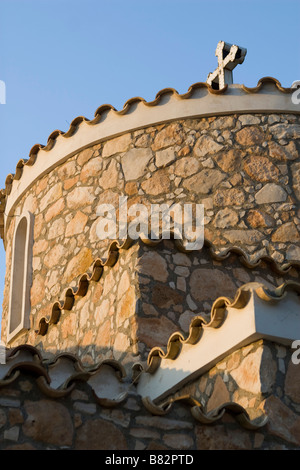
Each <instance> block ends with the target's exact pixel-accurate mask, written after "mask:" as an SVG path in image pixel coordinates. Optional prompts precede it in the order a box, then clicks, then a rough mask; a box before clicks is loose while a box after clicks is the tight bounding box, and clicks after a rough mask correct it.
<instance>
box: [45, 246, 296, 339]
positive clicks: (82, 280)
mask: <svg viewBox="0 0 300 470" xmlns="http://www.w3.org/2000/svg"><path fill="white" fill-rule="evenodd" d="M139 241H140V242H141V243H143V244H145V245H146V246H151V247H153V248H154V247H156V246H158V245H160V244H161V243H162V242H163V241H164V240H163V239H162V238H161V239H158V240H151V239H149V238H147V239H146V238H140V239H139ZM173 242H174V245H175V247H176V248H177V249H178V250H179V251H181V252H183V253H186V254H188V253H191V251H189V250H186V249H185V247H184V243H183V242H182V241H181V240H179V239H176V238H173ZM133 243H134V240H132V239H130V238H127V239H126V240H125V241H124V242H123V243H120V242H119V241H118V240H114V241H113V242H111V243H110V245H109V247H108V250H107V258H106V260H104V261H103V260H102V259H100V258H98V259H96V260H95V261H94V262H93V264H92V267H91V271H90V272H86V273H84V274H81V275H80V276H79V280H78V283H77V288H76V289H75V290H74V289H73V288H71V287H69V288H67V289H66V290H65V294H64V299H63V300H58V301H55V302H54V303H53V304H52V308H51V313H50V315H49V316H48V317H42V318H41V319H40V320H39V328H38V330H37V331H36V334H37V335H41V336H44V335H46V333H47V331H48V328H49V326H50V325H52V324H57V323H58V321H59V319H60V317H61V314H62V312H63V311H64V310H66V311H69V310H71V309H72V307H73V305H74V302H75V296H79V297H83V296H85V295H86V293H87V290H88V288H89V285H90V282H92V281H95V282H98V281H100V279H101V277H102V273H103V268H104V267H113V266H114V265H115V264H116V262H117V260H118V257H119V254H120V252H121V251H123V250H127V249H129V248H130V247H131V246H132V245H133ZM204 247H205V248H208V250H209V255H210V256H211V257H212V258H213V259H214V260H216V261H220V262H222V261H225V260H226V259H227V258H228V257H229V256H231V255H232V254H236V255H238V257H239V260H240V262H241V263H242V264H243V265H245V266H246V267H247V268H248V269H255V268H257V267H258V266H259V265H260V264H261V263H267V264H269V265H270V266H271V269H273V270H274V271H275V272H276V273H277V274H281V275H284V274H287V273H288V272H289V271H290V270H291V269H293V268H294V269H297V270H299V271H300V261H293V262H290V263H286V264H284V265H281V266H280V265H279V264H278V263H277V262H276V261H275V260H274V259H273V258H271V257H268V256H261V257H259V258H257V259H255V260H254V261H252V262H251V261H250V259H249V257H248V255H247V254H246V253H245V252H244V251H243V250H242V249H241V248H239V247H237V246H232V247H229V248H226V249H225V250H223V251H221V252H220V253H217V251H216V248H215V247H214V245H213V244H212V243H211V242H210V241H209V240H207V239H205V240H204ZM201 250H202V248H201V249H200V250H199V251H201Z"/></svg>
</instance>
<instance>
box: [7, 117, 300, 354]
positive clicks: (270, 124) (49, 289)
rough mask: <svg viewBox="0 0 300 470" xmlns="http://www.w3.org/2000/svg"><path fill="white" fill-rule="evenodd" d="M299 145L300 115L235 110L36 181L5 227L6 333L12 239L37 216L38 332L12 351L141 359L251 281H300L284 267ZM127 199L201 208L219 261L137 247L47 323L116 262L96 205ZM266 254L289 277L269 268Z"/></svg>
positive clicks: (181, 123) (156, 130)
mask: <svg viewBox="0 0 300 470" xmlns="http://www.w3.org/2000/svg"><path fill="white" fill-rule="evenodd" d="M299 145H300V118H299V116H297V115H293V114H286V115H285V114H281V115H279V114H267V115H263V114H248V115H247V114H242V115H238V114H235V115H228V116H218V117H206V118H205V117H204V118H198V119H196V118H195V119H185V120H183V119H182V120H178V121H173V122H168V123H165V124H160V125H155V126H151V127H146V128H143V129H139V130H136V131H132V132H129V133H125V134H123V135H121V136H119V137H116V138H113V139H110V140H108V141H104V142H101V143H99V144H96V145H94V146H92V147H90V148H87V149H85V150H83V151H81V152H79V153H77V154H75V155H73V156H72V157H70V158H69V159H68V160H67V161H66V162H64V163H63V164H61V165H59V166H57V167H56V168H54V169H52V170H51V171H50V172H49V173H48V174H46V175H44V176H43V177H41V178H40V179H39V180H38V181H37V182H35V183H34V184H33V185H32V187H31V188H30V189H29V190H28V192H27V194H26V195H25V196H23V197H22V198H21V200H20V201H19V202H18V204H17V205H16V207H15V209H14V215H13V216H12V217H10V218H9V219H8V220H7V222H6V227H7V228H6V234H5V239H6V254H7V271H6V281H5V291H4V302H3V315H2V337H3V338H4V339H5V338H6V333H7V321H8V318H7V317H8V304H9V287H10V272H11V258H12V240H13V233H14V228H15V223H16V220H17V219H18V216H19V215H21V214H22V213H24V211H26V210H29V211H30V212H32V213H33V215H34V244H33V258H32V286H31V314H30V322H31V328H30V330H29V331H28V332H26V333H23V334H22V335H21V336H19V337H18V338H16V339H15V340H14V342H13V344H14V345H16V344H21V343H25V342H26V343H29V344H33V345H39V347H41V348H43V349H45V350H46V351H48V352H49V353H51V352H57V351H59V350H64V351H65V350H70V351H72V352H76V353H78V354H79V355H80V356H81V358H82V359H84V360H85V361H86V362H89V361H90V362H94V361H95V360H97V358H99V357H100V356H101V357H103V355H104V356H105V357H114V358H116V359H118V360H119V359H120V358H121V359H122V360H124V361H125V362H128V363H131V362H133V361H134V360H135V361H136V360H137V356H139V357H141V358H142V359H145V358H146V356H147V353H148V352H149V350H150V348H151V347H153V346H157V345H164V344H166V342H167V338H168V337H169V336H170V334H171V333H172V332H173V331H175V330H176V329H180V330H184V331H187V329H188V325H189V320H190V318H191V317H192V316H193V315H195V314H196V313H197V314H199V313H204V314H206V313H209V311H210V307H211V302H213V301H214V300H215V299H216V298H217V297H218V296H220V295H226V296H234V293H235V290H236V289H237V288H238V287H239V286H240V285H241V284H242V283H245V282H250V281H252V280H260V281H261V280H263V281H264V282H267V283H271V284H272V285H277V284H280V283H281V282H282V279H283V278H285V279H286V277H293V278H294V279H295V278H298V269H296V267H295V268H292V269H291V270H290V271H289V272H288V274H286V273H285V270H284V264H285V263H293V262H294V261H297V260H298V261H299V260H300V237H299V225H300V212H299V200H300V159H299ZM28 170H30V168H29V169H28ZM120 195H126V196H127V197H128V207H130V205H131V204H135V203H143V204H145V205H147V207H149V205H150V204H154V203H163V202H167V203H170V204H171V203H174V202H179V203H182V204H184V203H192V202H195V203H203V204H204V207H205V238H206V240H208V241H209V242H210V243H211V244H212V246H213V250H212V252H213V254H214V255H215V256H211V253H209V249H204V250H202V251H200V252H194V253H186V254H184V253H180V252H179V251H178V250H177V249H176V247H175V245H174V243H173V242H172V241H165V242H164V243H163V244H160V245H159V246H158V247H156V248H151V247H149V246H147V245H146V244H144V243H142V242H139V243H134V244H133V245H132V246H131V247H130V248H129V249H127V250H120V252H119V258H118V260H117V261H116V262H115V264H114V265H113V266H106V267H105V268H104V270H103V272H101V278H99V280H98V281H97V282H94V281H90V282H88V281H86V286H85V287H86V289H84V288H83V291H84V293H82V292H78V293H77V295H74V298H73V303H72V306H71V308H68V309H65V310H62V312H61V315H60V316H58V318H56V320H57V323H54V324H51V325H48V321H49V319H51V314H52V311H53V304H54V303H55V302H56V301H59V300H64V299H65V290H66V289H67V288H69V287H73V288H74V289H75V290H76V288H77V286H78V280H79V278H80V276H81V275H82V274H84V273H85V272H87V271H88V270H89V269H91V267H92V265H93V262H94V260H96V259H97V258H99V257H104V258H105V257H106V256H107V254H108V247H109V243H110V241H109V240H106V241H101V240H99V238H98V236H97V233H96V228H97V224H98V221H99V219H98V217H97V213H96V212H97V206H98V205H99V204H103V203H109V204H113V205H114V206H115V207H116V208H118V203H119V196H120ZM232 247H240V248H241V249H242V250H243V252H244V253H245V254H244V255H242V256H241V259H239V256H238V255H236V254H234V253H232V255H231V256H230V257H229V258H228V259H226V261H221V259H220V258H218V257H217V256H216V254H217V252H218V250H221V251H222V250H227V249H229V248H232ZM267 257H270V258H271V259H273V260H274V262H275V264H274V266H273V267H275V268H276V267H277V268H280V267H281V268H283V271H282V272H281V271H280V269H278V270H277V272H276V270H275V271H274V272H273V271H271V270H270V267H271V263H270V262H269V261H268V260H267ZM261 258H265V261H264V262H263V263H260V265H259V266H258V267H256V266H255V263H254V261H255V260H257V259H261ZM245 262H246V263H245ZM245 264H246V266H245ZM247 266H248V267H247ZM250 268H251V269H250ZM41 321H42V322H44V323H42V325H44V326H45V324H46V328H44V329H41ZM37 332H39V333H40V334H37Z"/></svg>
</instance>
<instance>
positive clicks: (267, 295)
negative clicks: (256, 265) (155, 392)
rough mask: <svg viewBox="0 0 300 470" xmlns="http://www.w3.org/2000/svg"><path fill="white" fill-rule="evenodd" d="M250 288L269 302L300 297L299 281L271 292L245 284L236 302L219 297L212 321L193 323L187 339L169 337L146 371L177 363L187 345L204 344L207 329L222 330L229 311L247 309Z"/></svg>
mask: <svg viewBox="0 0 300 470" xmlns="http://www.w3.org/2000/svg"><path fill="white" fill-rule="evenodd" d="M249 286H253V288H254V286H255V288H254V291H255V293H256V294H257V296H258V297H259V298H260V299H262V300H264V301H266V302H269V301H280V300H282V299H283V298H284V297H285V295H286V292H287V291H288V290H292V291H294V292H297V293H298V294H300V283H298V282H295V281H286V282H284V283H283V284H281V285H280V286H278V287H274V289H270V288H268V287H266V286H265V285H264V284H262V283H256V282H254V283H247V284H244V285H242V286H241V287H239V288H238V289H237V291H236V294H235V297H234V299H233V300H232V299H230V298H228V297H219V298H217V299H216V300H215V301H214V303H213V305H212V308H211V312H210V318H211V320H210V321H209V322H208V323H207V321H206V320H205V319H204V318H203V317H202V316H200V315H199V316H195V317H194V318H193V319H192V321H191V323H190V326H189V332H188V335H187V336H186V337H185V336H184V335H183V334H182V333H181V332H179V331H176V332H174V333H172V335H171V336H170V337H169V339H168V343H167V345H166V348H165V349H163V348H161V347H154V348H152V349H151V351H150V353H149V354H148V358H147V369H146V370H145V372H147V373H149V374H154V372H155V371H156V370H157V369H158V368H159V366H160V363H161V361H162V360H163V359H171V360H176V359H177V358H178V356H179V354H180V352H181V350H182V347H183V346H184V344H190V345H195V344H197V343H198V341H199V340H200V341H201V332H202V331H203V328H219V327H220V326H221V325H222V323H223V322H224V321H225V320H226V309H228V308H229V307H230V308H237V309H241V308H244V307H245V306H246V305H247V303H248V301H249V299H250V295H251V291H250V290H249ZM139 366H140V365H137V366H136V367H139Z"/></svg>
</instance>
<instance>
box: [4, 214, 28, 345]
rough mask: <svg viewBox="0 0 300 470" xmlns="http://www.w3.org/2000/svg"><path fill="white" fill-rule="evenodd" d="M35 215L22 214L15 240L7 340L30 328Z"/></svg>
mask: <svg viewBox="0 0 300 470" xmlns="http://www.w3.org/2000/svg"><path fill="white" fill-rule="evenodd" d="M32 231H33V215H32V214H31V213H30V212H27V213H26V214H24V215H22V216H21V217H20V220H19V222H18V224H17V227H16V229H15V234H14V240H13V251H12V267H11V282H10V302H9V322H8V335H7V342H9V341H11V340H12V339H14V338H15V337H16V336H17V335H18V334H19V333H21V332H22V331H24V330H25V329H28V328H29V326H30V323H29V314H30V287H31V274H32V273H31V271H32V239H33V237H32Z"/></svg>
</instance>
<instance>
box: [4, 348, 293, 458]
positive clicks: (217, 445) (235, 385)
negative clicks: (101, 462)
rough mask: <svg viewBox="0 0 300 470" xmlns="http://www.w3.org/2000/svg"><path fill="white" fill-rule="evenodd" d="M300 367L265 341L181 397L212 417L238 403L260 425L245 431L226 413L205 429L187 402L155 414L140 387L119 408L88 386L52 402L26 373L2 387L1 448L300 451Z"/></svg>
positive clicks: (237, 354) (220, 366) (78, 385)
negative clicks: (264, 421) (107, 404)
mask: <svg viewBox="0 0 300 470" xmlns="http://www.w3.org/2000/svg"><path fill="white" fill-rule="evenodd" d="M299 381H300V366H299V365H298V366H296V365H293V363H292V362H291V351H290V350H289V349H288V348H285V347H283V346H277V345H275V344H273V343H269V342H265V341H259V342H256V343H254V344H252V345H250V346H247V347H244V348H241V349H240V350H238V351H235V352H234V353H233V354H231V355H230V356H228V357H227V358H225V359H224V360H222V361H221V362H219V363H218V364H217V365H216V366H215V367H214V368H213V369H211V370H210V371H209V372H207V373H206V374H205V375H203V376H202V377H201V378H200V379H197V380H196V381H194V382H193V383H191V384H189V385H186V386H185V387H183V388H182V389H181V390H180V391H179V392H177V394H176V395H177V398H179V397H182V396H184V395H186V394H189V395H191V396H194V397H195V398H197V399H198V401H199V402H200V403H201V405H202V407H203V409H204V410H205V411H206V412H208V411H213V410H215V409H216V408H218V407H220V406H222V405H224V404H225V403H226V402H228V401H231V400H233V401H235V402H236V403H239V404H240V405H242V406H243V407H245V409H246V410H247V412H248V414H249V416H250V418H251V420H253V421H256V422H258V421H259V420H260V419H261V418H262V416H263V415H265V414H267V416H268V418H269V421H268V423H267V424H266V425H265V426H264V427H261V428H259V429H258V430H256V431H253V430H251V431H250V430H247V429H244V428H243V427H241V426H240V424H238V423H237V422H236V420H235V419H234V417H233V416H232V415H231V414H230V413H228V412H226V413H225V414H224V415H223V417H222V418H220V419H218V420H217V421H216V422H214V423H213V424H209V425H208V424H202V423H199V422H198V421H197V420H196V419H195V418H194V417H193V416H192V414H191V407H190V405H187V404H186V403H185V402H181V401H178V402H175V403H174V405H173V407H172V408H171V410H170V411H169V412H168V413H167V414H166V415H165V416H154V415H152V414H150V413H149V412H148V411H147V409H146V408H145V407H144V405H143V403H142V402H141V399H140V397H138V396H137V395H136V393H135V389H134V387H132V388H131V391H130V394H129V396H128V398H127V400H126V401H125V402H123V403H122V404H120V405H118V407H116V408H112V409H109V408H104V407H103V406H100V405H99V403H97V401H96V400H95V396H94V395H93V394H92V391H91V388H90V387H89V386H88V384H87V383H85V382H82V383H81V382H76V386H75V388H74V389H73V390H72V391H71V392H70V393H69V395H67V396H66V397H64V398H56V399H53V398H51V397H48V396H45V395H44V394H43V393H42V392H41V390H40V389H39V387H38V382H37V379H36V378H35V377H33V376H32V375H30V373H28V374H26V373H25V372H22V373H21V374H20V375H19V376H18V377H17V378H15V380H14V381H13V382H12V383H10V384H9V385H7V386H6V387H2V388H1V389H0V449H11V450H19V449H20V450H23V449H24V450H34V449H42V450H45V449H76V450H77V449H83V450H88V449H91V450H93V449H103V450H107V451H109V450H144V449H145V450H149V451H150V450H184V451H189V450H222V449H223V450H227V449H230V450H254V449H264V450H284V449H299V447H300V395H299V390H300V387H299V383H300V382H299Z"/></svg>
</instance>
